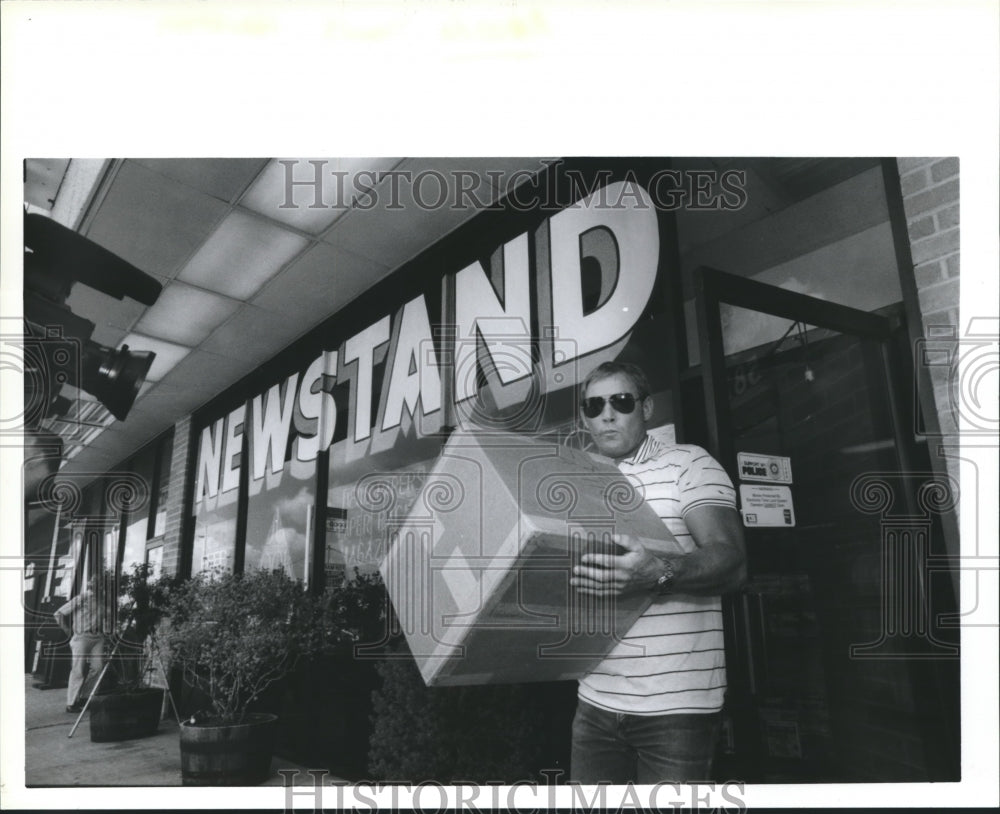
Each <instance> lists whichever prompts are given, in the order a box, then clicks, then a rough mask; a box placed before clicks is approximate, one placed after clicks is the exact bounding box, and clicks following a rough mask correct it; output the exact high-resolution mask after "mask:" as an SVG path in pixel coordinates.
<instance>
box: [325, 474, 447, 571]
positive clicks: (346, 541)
mask: <svg viewBox="0 0 1000 814" xmlns="http://www.w3.org/2000/svg"><path fill="white" fill-rule="evenodd" d="M433 464H434V460H433V459H431V460H424V461H417V462H415V463H411V464H409V465H407V466H400V467H398V468H396V469H394V470H392V471H382V470H380V469H375V468H372V469H371V471H369V472H367V473H357V474H358V475H359V477H358V478H357V480H352V481H349V482H347V483H344V482H340V483H337V482H334V483H333V485H332V486H331V487H330V490H329V492H328V494H327V519H326V551H325V560H324V562H325V570H326V585H327V587H328V588H329V587H336V586H338V585H341V584H342V583H343V582H344V580H345V579H350V578H351V577H353V575H354V572H355V569H357V570H358V571H360V572H361V573H371V572H373V571H375V570H377V569H378V566H379V563H380V562H381V561H382V559H383V558H384V557H385V554H386V551H387V548H388V546H389V543H390V540H391V537H392V531H393V528H394V527H395V525H396V524H397V523H399V522H401V521H402V520H403V519H405V518H406V516H407V515H408V514H409V512H410V509H411V508H412V507H413V504H414V503H415V502H416V500H417V497H418V496H419V495H420V490H421V489H422V488H423V485H424V481H425V480H426V478H427V473H428V472H429V471H430V469H431V467H432V466H433ZM332 474H333V473H332V472H331V480H332V479H333V478H332Z"/></svg>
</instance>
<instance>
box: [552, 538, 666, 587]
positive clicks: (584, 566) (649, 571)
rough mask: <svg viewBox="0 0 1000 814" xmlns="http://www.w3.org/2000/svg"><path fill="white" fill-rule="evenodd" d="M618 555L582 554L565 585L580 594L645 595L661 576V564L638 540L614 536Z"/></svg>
mask: <svg viewBox="0 0 1000 814" xmlns="http://www.w3.org/2000/svg"><path fill="white" fill-rule="evenodd" d="M613 540H614V541H615V542H616V543H617V544H618V545H620V546H621V547H622V548H624V549H625V552H624V553H622V554H584V555H583V557H582V558H581V560H580V562H581V564H580V565H578V566H576V567H574V568H573V576H572V577H571V578H570V582H569V584H570V585H571V586H572V587H574V588H576V590H577V591H579V592H580V593H582V594H591V595H593V596H622V595H625V594H634V593H641V592H648V591H650V590H652V588H653V586H654V585H655V584H656V580H657V579H658V578H659V577H660V575H661V574H662V573H663V562H662V560H660V559H659V558H658V557H657V556H656V555H655V554H653V553H652V552H651V551H650V550H649V549H648V548H646V547H645V546H644V545H643V544H642V543H641V542H639V540H637V539H636V538H634V537H632V536H631V535H627V534H622V535H619V534H616V535H614V537H613Z"/></svg>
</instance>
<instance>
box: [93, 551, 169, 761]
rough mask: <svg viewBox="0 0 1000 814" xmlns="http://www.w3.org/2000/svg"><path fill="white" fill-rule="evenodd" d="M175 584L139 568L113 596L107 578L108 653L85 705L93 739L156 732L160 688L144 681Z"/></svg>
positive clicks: (123, 579) (146, 567)
mask: <svg viewBox="0 0 1000 814" xmlns="http://www.w3.org/2000/svg"><path fill="white" fill-rule="evenodd" d="M173 582H174V580H173V578H171V577H166V576H164V577H160V578H159V579H156V580H151V579H150V578H149V565H147V564H137V565H135V566H133V568H132V570H131V571H130V572H128V573H125V574H122V576H121V579H120V580H119V582H118V590H117V591H116V592H115V591H113V590H111V586H113V585H114V581H113V580H112V579H111V578H110V574H108V575H106V578H105V580H104V582H103V585H104V586H107V589H106V590H107V595H106V596H105V597H104V598H103V601H105V602H107V603H108V605H112V606H113V607H112V608H111V609H112V613H111V614H109V617H110V621H111V631H110V632H111V635H112V637H113V642H112V655H111V658H110V659H109V662H108V664H107V666H106V668H105V671H104V673H103V676H102V678H101V679H100V684H99V685H98V688H97V692H96V693H95V694H94V696H93V697H92V698H91V699H90V703H89V711H90V739H91V740H92V741H97V742H106V741H120V740H127V739H130V738H141V737H145V736H147V735H152V734H153V733H154V732H156V730H157V729H158V727H159V724H160V713H161V710H162V709H163V694H164V689H163V687H154V686H150V685H149V683H148V680H149V677H150V674H151V672H152V666H153V665H152V662H153V659H154V658H155V657H156V655H157V648H156V637H155V633H156V629H157V626H158V625H159V623H160V621H161V620H162V618H163V616H164V613H165V611H166V606H167V597H168V596H169V592H170V589H171V586H172V584H173ZM115 600H117V602H116V603H115Z"/></svg>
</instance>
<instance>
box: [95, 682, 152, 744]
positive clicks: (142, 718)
mask: <svg viewBox="0 0 1000 814" xmlns="http://www.w3.org/2000/svg"><path fill="white" fill-rule="evenodd" d="M89 709H90V739H91V740H92V741H95V742H97V743H106V742H108V741H124V740H129V739H131V738H145V737H147V736H148V735H152V734H154V733H155V732H156V730H157V729H159V726H160V710H162V709H163V688H162V687H140V688H138V689H136V690H132V691H131V692H112V693H108V694H107V695H95V696H94V697H93V698H91V699H90V707H89Z"/></svg>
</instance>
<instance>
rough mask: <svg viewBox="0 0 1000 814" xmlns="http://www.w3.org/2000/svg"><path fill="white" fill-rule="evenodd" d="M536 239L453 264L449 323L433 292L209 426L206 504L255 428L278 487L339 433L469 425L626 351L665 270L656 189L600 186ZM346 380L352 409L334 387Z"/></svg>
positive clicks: (235, 466)
mask: <svg viewBox="0 0 1000 814" xmlns="http://www.w3.org/2000/svg"><path fill="white" fill-rule="evenodd" d="M531 246H532V241H529V233H528V232H524V233H522V234H519V235H516V236H515V237H513V238H512V239H510V240H508V241H506V242H504V243H503V245H502V246H484V247H483V250H484V252H490V251H493V252H494V255H493V256H494V258H495V259H494V261H493V262H491V264H490V266H491V267H490V268H489V269H486V268H484V267H483V264H482V263H480V262H474V263H472V264H470V265H467V266H466V267H465V268H461V269H458V270H456V271H455V272H453V273H446V274H445V275H444V276H443V277H442V278H441V297H442V299H441V301H442V302H450V303H453V307H451V308H450V309H446V312H445V313H446V314H447V324H446V325H442V324H437V325H434V324H432V320H431V318H430V316H429V310H428V298H427V295H426V294H420V295H418V296H416V297H413V298H411V299H409V300H408V301H407V302H405V303H404V304H403V305H402V306H401V307H399V308H398V309H397V310H396V311H395V312H394V313H391V314H385V315H383V316H382V317H380V318H379V319H377V320H375V321H373V322H371V323H370V324H369V325H368V326H367V327H365V328H364V329H363V330H360V331H357V332H356V333H354V334H353V335H352V336H350V337H349V338H348V339H346V341H344V342H343V343H342V344H341V345H340V347H338V348H337V349H336V350H327V351H325V352H323V353H321V354H319V355H318V356H316V357H315V358H314V359H313V360H312V362H311V363H310V364H309V365H308V366H307V367H306V368H305V369H304V370H303V371H301V372H299V371H295V372H292V373H291V374H290V375H288V376H287V378H285V379H284V381H280V382H277V383H275V384H274V385H273V386H271V387H270V388H268V389H267V390H266V391H264V392H261V393H258V394H257V395H255V396H253V397H252V398H251V399H249V400H248V402H245V403H242V404H240V405H239V406H238V407H236V408H235V409H233V410H232V411H231V412H229V413H228V414H227V415H224V416H222V417H220V418H218V419H217V420H216V421H214V422H213V423H212V424H210V425H208V426H206V427H205V428H204V429H203V430H202V433H201V438H200V441H199V449H198V466H197V481H196V491H195V501H196V503H198V502H201V501H208V502H214V501H215V500H216V499H224V496H226V495H227V493H230V492H232V493H233V494H235V490H236V489H237V487H238V485H239V481H240V470H241V467H242V466H243V464H244V462H243V460H242V455H241V452H242V447H243V441H244V438H243V436H244V435H246V436H247V439H246V440H247V441H248V449H249V460H248V461H247V462H246V463H247V465H248V466H249V467H250V471H249V478H250V481H251V491H255V487H254V486H253V484H254V483H257V482H260V481H265V483H264V484H261V485H260V486H258V487H256V488H257V489H259V488H264V489H266V488H269V487H270V485H271V483H270V477H269V476H278V475H280V474H281V473H282V471H283V469H284V462H285V461H286V460H290V462H291V473H292V475H293V476H295V477H300V478H307V477H312V476H313V473H314V471H315V467H314V463H313V462H314V461H315V460H316V456H317V455H318V454H319V452H320V451H321V450H325V449H327V448H329V446H330V444H331V442H332V441H333V440H334V438H335V436H338V434H339V437H343V438H344V440H345V442H346V444H345V447H346V448H345V453H344V461H345V462H351V461H356V460H359V459H362V458H364V457H366V456H368V455H371V454H374V453H378V452H382V451H385V450H389V449H392V448H393V447H394V446H395V445H396V444H397V442H398V441H399V440H400V439H401V438H402V437H410V436H412V435H414V434H416V435H417V436H427V435H432V434H434V433H436V432H438V431H439V430H440V429H441V427H442V426H444V425H445V424H446V423H448V424H450V425H457V426H460V427H461V426H463V425H465V424H467V423H468V421H467V419H466V417H467V416H469V415H470V414H471V413H474V412H475V409H474V404H475V403H476V402H481V401H482V400H483V399H484V397H488V398H489V399H490V400H491V401H492V404H493V405H495V408H496V409H498V410H504V409H515V410H516V409H517V407H518V405H521V404H523V403H524V402H525V401H528V400H531V399H537V398H538V397H539V396H541V395H544V394H546V393H549V392H551V391H553V390H557V389H562V388H566V387H572V386H573V385H574V384H575V383H576V382H577V381H579V380H580V378H582V377H583V376H584V375H585V374H586V372H587V371H588V370H590V369H592V368H593V367H595V366H596V365H597V364H600V362H602V361H605V360H606V359H612V358H615V357H616V356H617V355H618V354H619V353H620V352H621V349H622V348H623V347H624V346H625V344H626V343H627V342H628V340H629V337H630V332H631V331H632V330H633V328H634V327H635V325H636V323H637V321H638V320H639V319H640V317H641V316H642V315H643V312H644V311H645V310H646V307H647V304H648V303H649V301H650V296H651V294H652V293H653V290H654V286H655V282H656V275H657V267H658V263H659V255H660V235H659V229H658V218H657V210H656V207H655V206H654V204H653V201H652V199H651V197H650V195H649V192H648V191H647V190H646V188H644V187H643V186H642V185H641V184H640V183H638V182H636V181H632V180H630V181H626V182H617V183H612V184H608V185H606V186H603V187H601V188H600V189H598V190H596V191H595V192H593V193H592V194H591V195H589V196H588V197H586V198H584V199H582V200H581V201H579V202H577V203H575V204H573V205H571V206H568V207H567V208H565V209H562V210H561V211H558V212H557V213H556V214H555V215H553V216H551V217H549V218H548V219H546V220H545V221H543V222H542V224H541V225H540V226H539V227H538V228H537V229H535V230H534V233H533V246H534V251H533V252H532V250H531ZM584 264H587V266H588V268H589V269H599V288H600V291H599V296H598V298H597V302H596V306H594V305H588V304H587V303H585V296H584V286H583V277H584V275H583V267H584ZM532 295H533V296H532ZM449 311H450V313H449ZM532 326H537V327H535V328H534V330H533V328H532ZM379 367H382V368H383V370H384V372H383V373H382V376H381V381H380V382H376V370H377V368H379ZM344 383H347V384H348V385H349V400H348V401H349V407H348V409H347V411H346V412H347V415H343V414H342V413H341V412H340V411H338V407H337V402H336V400H335V399H334V395H333V390H334V387H335V386H338V385H343V384H344ZM377 385H380V386H377ZM484 390H485V391H487V392H484ZM376 402H377V403H376ZM446 414H447V416H448V417H447V418H446Z"/></svg>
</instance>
